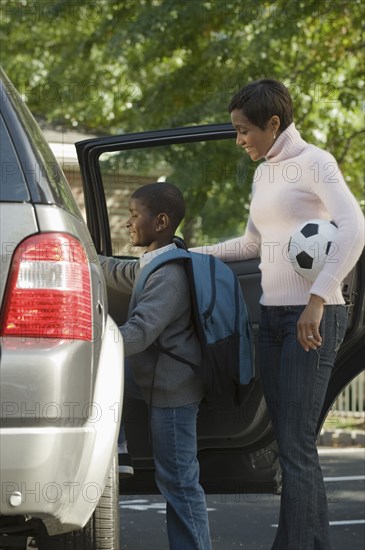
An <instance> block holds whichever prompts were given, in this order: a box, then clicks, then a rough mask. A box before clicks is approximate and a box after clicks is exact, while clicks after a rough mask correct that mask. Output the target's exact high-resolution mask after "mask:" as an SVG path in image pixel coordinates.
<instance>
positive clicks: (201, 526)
mask: <svg viewBox="0 0 365 550" xmlns="http://www.w3.org/2000/svg"><path fill="white" fill-rule="evenodd" d="M125 378H126V393H127V394H128V397H129V398H130V397H133V398H137V399H141V398H142V397H141V394H140V392H139V389H138V386H137V385H136V384H135V382H134V379H133V377H132V376H131V372H130V369H129V368H128V367H126V377H125ZM198 409H199V403H192V404H191V405H185V406H181V407H172V408H170V407H152V410H151V412H150V423H151V425H150V430H151V437H152V446H153V458H154V462H155V470H156V473H155V478H156V483H157V486H158V488H159V490H160V492H161V494H162V495H163V496H164V497H165V499H166V520H167V533H168V538H169V543H170V549H171V550H182V549H184V550H210V549H211V542H210V534H209V522H208V512H207V506H206V501H205V494H204V491H203V489H202V487H201V485H200V483H199V463H198V460H197V458H196V455H197V436H196V419H197V414H198ZM122 438H123V435H122ZM122 438H121V439H122ZM120 442H121V441H120Z"/></svg>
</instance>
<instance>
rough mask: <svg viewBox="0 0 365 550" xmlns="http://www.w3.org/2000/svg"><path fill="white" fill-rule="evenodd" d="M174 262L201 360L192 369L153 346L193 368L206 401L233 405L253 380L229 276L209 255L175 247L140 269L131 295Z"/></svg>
mask: <svg viewBox="0 0 365 550" xmlns="http://www.w3.org/2000/svg"><path fill="white" fill-rule="evenodd" d="M175 242H176V241H175ZM179 242H180V241H179ZM180 246H181V245H180ZM177 260H183V261H184V262H185V267H186V272H187V276H188V280H189V284H190V290H191V304H192V316H193V323H194V326H195V330H196V333H197V336H198V338H199V341H200V344H201V349H202V361H201V363H200V364H199V365H196V364H194V363H191V362H190V361H188V360H186V359H185V358H184V357H180V356H177V355H175V354H173V353H171V352H170V351H168V350H166V349H164V348H162V347H161V346H160V345H157V343H156V344H155V345H156V346H157V347H158V349H159V351H161V352H163V353H166V354H167V355H169V356H170V357H172V358H173V359H175V360H178V361H180V362H182V363H185V364H187V365H189V366H190V367H191V368H192V369H193V370H194V372H195V373H196V375H197V376H198V377H199V378H200V379H201V380H202V381H203V384H204V387H205V391H206V397H207V398H208V400H209V399H211V400H214V401H216V400H217V399H218V400H222V401H224V402H225V404H227V405H228V404H230V405H239V404H240V402H241V400H240V397H241V393H242V390H244V386H247V384H249V382H250V381H251V380H252V378H253V377H254V353H253V349H254V348H253V339H252V334H251V326H250V323H249V318H248V312H247V307H246V304H245V301H244V298H243V294H242V290H241V287H240V284H239V281H238V278H237V276H236V275H235V273H234V272H233V271H232V270H231V269H230V268H229V267H228V266H227V265H226V264H225V263H224V262H222V261H221V260H220V259H219V258H216V257H215V256H212V255H210V254H200V253H197V252H189V251H188V250H186V249H182V248H176V249H173V250H169V251H167V252H165V253H163V254H160V255H158V256H156V257H155V258H153V259H152V260H151V261H150V262H149V263H148V264H147V265H146V266H145V267H144V268H143V269H142V270H141V272H140V275H139V277H138V279H137V281H136V288H135V290H134V292H135V293H136V296H138V295H139V293H140V292H141V291H142V289H143V287H144V285H145V283H146V281H147V279H148V277H149V276H150V275H151V273H153V272H154V271H155V270H156V269H158V268H159V267H160V266H161V265H163V264H165V263H167V262H174V261H177Z"/></svg>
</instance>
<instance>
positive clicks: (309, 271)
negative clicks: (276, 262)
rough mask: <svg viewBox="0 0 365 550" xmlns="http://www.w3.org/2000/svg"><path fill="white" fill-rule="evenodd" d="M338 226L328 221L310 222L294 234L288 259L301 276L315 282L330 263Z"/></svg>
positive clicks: (301, 226)
mask: <svg viewBox="0 0 365 550" xmlns="http://www.w3.org/2000/svg"><path fill="white" fill-rule="evenodd" d="M336 231H337V225H336V224H335V223H334V222H330V221H327V220H309V221H307V222H305V223H302V224H301V225H300V226H299V227H298V228H297V229H296V230H295V231H294V233H293V234H292V236H291V238H290V241H289V244H288V258H289V261H290V262H291V265H292V267H293V269H294V271H296V272H297V273H299V275H301V276H302V277H304V278H305V279H308V280H309V281H314V280H315V279H316V278H317V276H318V274H319V273H320V271H321V269H322V268H323V266H324V264H325V263H326V262H328V261H330V253H331V254H333V252H334V247H335V245H334V244H333V239H334V237H335V235H336Z"/></svg>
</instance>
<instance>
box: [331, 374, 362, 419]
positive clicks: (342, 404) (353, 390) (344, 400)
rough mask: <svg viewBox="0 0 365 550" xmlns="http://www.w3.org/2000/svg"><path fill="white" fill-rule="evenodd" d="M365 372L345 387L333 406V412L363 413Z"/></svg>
mask: <svg viewBox="0 0 365 550" xmlns="http://www.w3.org/2000/svg"><path fill="white" fill-rule="evenodd" d="M364 390H365V371H364V372H361V373H360V374H359V375H358V376H357V377H356V378H354V380H353V381H352V382H351V383H350V384H349V385H348V386H346V388H345V390H344V391H343V392H342V393H341V395H339V397H338V398H337V400H336V401H335V403H334V405H333V407H332V408H333V410H335V411H339V412H343V413H354V414H356V415H357V414H360V413H364V411H365V402H364V399H365V391H364Z"/></svg>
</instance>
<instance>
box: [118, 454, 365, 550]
mask: <svg viewBox="0 0 365 550" xmlns="http://www.w3.org/2000/svg"><path fill="white" fill-rule="evenodd" d="M319 452H320V458H321V465H322V470H323V475H324V478H325V483H326V490H327V498H328V502H329V514H330V525H331V527H330V530H331V537H332V543H333V550H364V547H365V545H364V543H365V509H364V489H365V468H364V464H365V462H364V458H365V450H364V448H359V447H354V448H353V447H346V448H334V447H331V448H329V447H321V448H320V450H319ZM207 505H208V511H209V519H210V526H211V535H212V543H213V550H236V549H240V550H270V548H271V543H272V541H273V539H274V536H275V529H276V524H277V521H278V514H279V505H280V497H279V496H278V495H271V494H260V495H258V494H232V495H225V494H222V495H207ZM120 512H121V514H120V515H121V550H147V549H148V550H168V543H167V535H166V523H165V503H164V500H163V498H162V497H160V496H159V495H144V496H141V495H138V496H131V495H128V496H121V498H120ZM293 550H294V549H293ZM296 550H300V549H296Z"/></svg>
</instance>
